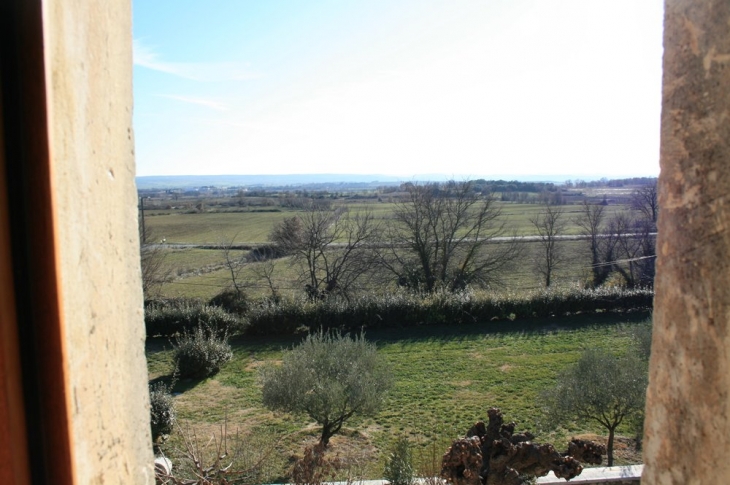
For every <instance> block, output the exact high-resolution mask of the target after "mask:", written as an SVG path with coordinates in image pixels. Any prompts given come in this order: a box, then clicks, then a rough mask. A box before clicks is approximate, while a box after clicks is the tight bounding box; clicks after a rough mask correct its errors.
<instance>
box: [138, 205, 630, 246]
mask: <svg viewBox="0 0 730 485" xmlns="http://www.w3.org/2000/svg"><path fill="white" fill-rule="evenodd" d="M497 204H498V205H499V207H500V208H501V210H502V220H503V221H504V222H505V227H506V230H507V232H506V235H512V234H515V235H518V236H530V235H534V234H536V233H535V228H534V227H532V224H531V223H530V218H531V217H534V216H535V215H537V214H538V213H539V212H540V210H541V208H542V207H541V206H540V205H538V204H515V203H502V202H498V203H497ZM336 205H337V204H335V206H336ZM344 205H345V206H346V207H348V208H349V209H350V210H351V212H353V213H357V212H358V211H362V210H365V209H368V210H370V211H372V213H373V215H374V216H375V218H376V220H379V221H381V222H382V221H385V220H386V219H387V218H388V217H389V216H390V215H391V214H392V213H393V210H394V208H395V204H393V203H388V202H361V201H358V202H349V203H346V204H344ZM563 209H564V211H565V215H564V216H563V218H564V220H565V221H566V222H567V223H568V224H567V227H566V230H565V234H579V233H580V231H579V228H578V226H576V225H575V223H574V222H573V220H574V219H575V218H576V217H578V215H579V206H577V205H569V206H563ZM625 209H626V207H625V206H618V205H617V206H607V208H606V212H605V214H606V217H607V218H609V217H610V216H612V215H613V214H614V213H615V212H618V211H621V210H625ZM261 210H265V211H267V212H261ZM298 212H300V211H298V210H296V209H288V208H283V207H278V206H271V207H265V208H261V209H256V211H254V210H249V211H241V212H225V211H211V212H201V213H186V212H183V211H149V214H148V215H147V216H146V218H145V223H146V225H147V228H148V229H149V230H151V231H152V233H153V234H154V235H155V239H157V240H161V239H163V238H164V239H165V240H166V242H168V243H190V244H230V243H231V242H233V243H235V244H244V243H248V244H262V243H265V242H266V241H267V240H268V235H269V233H270V232H271V229H272V228H273V227H274V225H275V224H277V223H278V222H280V221H281V220H282V219H284V218H286V217H291V216H294V215H296V214H297V213H298Z"/></svg>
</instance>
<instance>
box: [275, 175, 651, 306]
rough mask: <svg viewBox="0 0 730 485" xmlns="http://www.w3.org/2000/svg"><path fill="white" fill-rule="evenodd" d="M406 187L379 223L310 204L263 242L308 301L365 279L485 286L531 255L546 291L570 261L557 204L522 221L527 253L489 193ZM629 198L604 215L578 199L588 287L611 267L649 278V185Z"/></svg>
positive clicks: (636, 278)
mask: <svg viewBox="0 0 730 485" xmlns="http://www.w3.org/2000/svg"><path fill="white" fill-rule="evenodd" d="M406 190H407V197H406V198H405V199H403V200H401V201H399V202H397V203H396V205H395V210H394V212H393V214H392V216H391V217H390V218H389V219H388V220H387V221H386V222H385V223H381V222H378V221H377V220H376V219H375V217H374V216H373V214H372V213H371V212H367V211H365V212H360V213H358V214H356V215H354V216H353V215H352V214H350V213H349V212H348V211H347V210H346V209H345V208H342V207H340V208H337V209H332V208H330V207H326V206H321V205H318V204H314V203H313V204H310V205H308V206H307V207H306V208H305V210H303V211H302V212H301V214H300V215H297V216H294V217H290V218H287V219H284V220H283V221H282V222H281V223H279V224H278V225H276V226H275V228H274V230H273V231H272V233H271V235H270V240H271V242H272V243H273V244H274V246H275V247H276V248H277V251H278V252H280V253H281V254H288V255H291V256H292V258H293V260H294V262H295V264H297V265H298V266H299V274H300V275H301V284H302V286H303V288H304V289H305V291H306V293H307V295H308V296H309V297H310V298H311V299H313V300H316V299H323V298H327V297H330V296H339V297H344V298H346V299H347V298H349V297H350V296H351V295H352V294H353V292H354V291H355V290H356V289H357V288H358V287H359V286H360V285H366V284H370V285H372V283H373V280H375V282H377V283H381V284H387V282H389V281H390V282H392V281H396V282H397V284H398V285H400V286H403V287H407V288H410V289H413V290H417V291H424V292H433V291H435V290H437V289H444V290H448V291H457V290H461V289H464V288H466V287H468V286H472V287H488V286H491V285H495V284H499V283H500V282H501V278H502V277H503V276H504V274H505V271H506V270H508V269H509V268H511V267H512V265H513V263H514V262H515V261H516V260H517V258H520V257H525V258H529V259H531V262H532V266H533V268H534V270H535V271H536V273H537V274H538V275H539V276H540V277H541V280H542V282H543V283H544V285H545V286H546V287H547V286H550V285H551V284H553V282H554V279H555V275H556V272H558V271H559V270H561V269H563V268H564V267H565V265H566V263H567V262H568V258H567V255H566V254H565V252H564V249H563V244H562V236H563V234H564V231H565V228H566V226H567V224H568V222H569V219H568V217H567V216H566V214H565V211H564V209H563V208H562V207H561V206H558V205H553V204H549V203H545V204H544V205H543V208H542V210H541V211H540V213H539V214H538V215H536V216H535V217H533V218H531V219H530V222H531V224H532V226H533V227H534V228H535V231H536V233H537V236H536V237H534V239H535V241H536V243H537V246H538V248H539V249H538V250H537V251H536V252H534V253H533V254H528V255H525V254H524V249H523V248H524V245H522V244H519V243H520V242H521V240H520V239H519V238H517V237H515V235H514V234H512V233H510V232H509V230H508V227H507V226H506V223H505V220H504V219H503V218H502V212H501V206H500V205H499V204H498V203H497V201H496V199H495V197H494V196H493V195H492V194H487V195H483V194H479V193H476V192H475V191H474V190H473V187H472V183H471V182H462V183H450V184H426V185H415V184H410V185H408V186H407V187H406ZM652 194H653V197H652ZM634 200H635V204H634V206H635V208H636V209H637V210H635V211H632V212H622V213H617V214H615V215H613V216H611V217H609V216H608V213H607V211H606V207H605V206H603V205H593V204H589V203H587V202H586V203H584V204H583V205H581V206H580V211H579V214H578V216H577V217H574V218H573V219H572V221H573V222H574V223H575V224H577V225H578V226H579V227H580V228H581V232H582V234H583V236H585V239H586V247H587V249H588V252H589V254H590V268H591V274H592V284H593V285H595V286H600V285H602V284H603V283H605V282H606V281H607V280H608V278H609V276H610V275H611V274H613V273H618V274H620V275H621V277H622V278H623V280H624V282H625V284H626V285H627V286H651V284H652V281H653V277H654V259H653V256H654V254H655V252H654V235H653V234H654V231H655V227H656V225H655V223H656V214H657V206H656V189H655V187H650V188H647V189H646V190H644V189H642V190H640V191H637V193H636V194H635V197H634ZM269 281H270V279H269Z"/></svg>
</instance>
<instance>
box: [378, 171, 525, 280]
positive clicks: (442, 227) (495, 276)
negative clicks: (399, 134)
mask: <svg viewBox="0 0 730 485" xmlns="http://www.w3.org/2000/svg"><path fill="white" fill-rule="evenodd" d="M405 190H406V191H407V194H408V195H407V198H406V200H405V201H402V202H398V203H397V204H396V208H395V211H394V215H393V220H392V223H391V224H390V225H389V226H388V229H387V235H386V242H387V244H385V248H381V252H380V256H381V264H382V265H383V266H384V267H385V268H386V269H387V270H388V271H390V272H391V273H393V274H394V275H395V276H396V277H397V278H398V282H399V284H401V285H403V286H408V287H411V288H418V289H422V290H424V291H427V292H432V291H434V290H435V289H437V288H445V289H448V290H451V291H455V290H459V289H463V288H465V287H467V286H468V285H478V286H487V285H489V284H493V283H497V282H499V275H500V272H501V271H502V270H504V269H505V268H506V267H507V266H508V265H509V264H510V263H511V262H512V261H514V259H515V258H516V257H517V256H518V254H519V246H518V245H517V243H516V240H515V239H514V238H512V239H511V240H509V239H508V240H506V241H502V242H500V244H490V243H491V242H494V239H495V238H497V237H500V236H505V235H506V234H507V231H506V228H505V224H504V222H503V221H502V219H501V217H500V216H501V210H500V208H499V206H498V205H497V203H496V200H495V198H494V197H493V195H492V194H491V193H490V194H487V195H482V194H479V193H476V192H475V191H474V190H473V184H472V183H471V182H468V181H467V182H453V181H452V182H448V183H446V184H443V185H439V184H426V185H415V184H408V185H406V186H405Z"/></svg>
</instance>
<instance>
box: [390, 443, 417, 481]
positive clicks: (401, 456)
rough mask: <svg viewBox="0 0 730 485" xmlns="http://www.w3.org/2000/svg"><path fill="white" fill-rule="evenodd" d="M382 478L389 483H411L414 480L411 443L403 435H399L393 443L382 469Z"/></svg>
mask: <svg viewBox="0 0 730 485" xmlns="http://www.w3.org/2000/svg"><path fill="white" fill-rule="evenodd" d="M383 478H385V479H386V480H387V481H388V482H389V483H390V485H412V484H413V481H414V472H413V453H412V451H411V444H410V443H409V442H408V439H406V438H405V437H403V436H402V437H400V438H398V440H397V441H396V442H395V444H394V445H393V449H392V450H391V452H390V454H389V455H388V459H387V461H386V462H385V468H384V469H383Z"/></svg>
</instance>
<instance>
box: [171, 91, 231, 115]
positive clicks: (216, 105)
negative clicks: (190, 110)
mask: <svg viewBox="0 0 730 485" xmlns="http://www.w3.org/2000/svg"><path fill="white" fill-rule="evenodd" d="M157 96H159V97H161V98H169V99H174V100H176V101H182V102H183V103H190V104H197V105H199V106H205V107H206V108H211V109H214V110H217V111H228V109H229V108H228V105H227V104H225V103H222V102H220V101H216V100H214V99H206V98H192V97H190V96H178V95H175V94H158V95H157Z"/></svg>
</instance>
